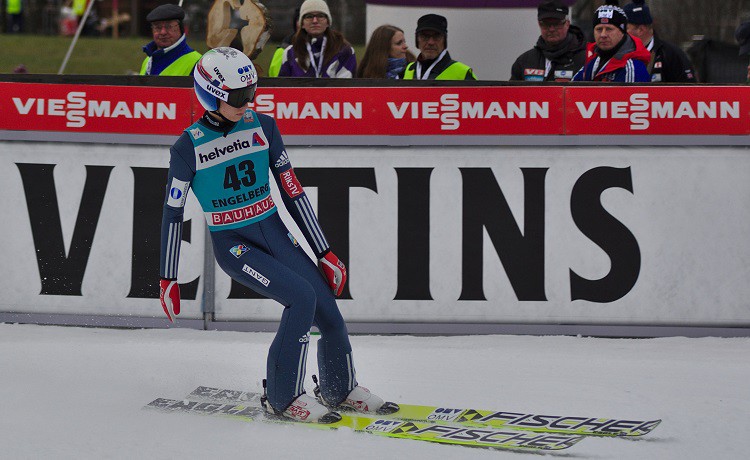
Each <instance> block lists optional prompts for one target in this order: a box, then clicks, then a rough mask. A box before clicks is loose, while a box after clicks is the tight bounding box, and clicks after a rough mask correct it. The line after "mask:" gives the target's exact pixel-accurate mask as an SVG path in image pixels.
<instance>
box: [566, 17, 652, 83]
mask: <svg viewBox="0 0 750 460" xmlns="http://www.w3.org/2000/svg"><path fill="white" fill-rule="evenodd" d="M627 24H628V18H627V16H626V15H625V11H623V9H622V8H620V7H619V6H616V5H602V6H600V7H599V8H597V9H596V11H595V12H594V40H595V43H589V45H588V47H587V49H586V64H585V65H584V66H583V68H582V69H581V70H579V71H578V73H577V74H576V75H575V77H573V81H601V82H630V83H632V82H644V83H645V82H650V81H651V76H650V75H649V74H648V70H646V65H647V64H648V63H649V61H650V60H651V54H650V53H649V52H648V50H647V49H646V48H645V47H644V46H643V43H641V41H640V40H638V39H634V38H633V37H631V36H630V35H628V33H627V32H626V30H627Z"/></svg>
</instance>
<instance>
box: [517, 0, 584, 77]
mask: <svg viewBox="0 0 750 460" xmlns="http://www.w3.org/2000/svg"><path fill="white" fill-rule="evenodd" d="M537 20H538V21H539V30H540V32H541V35H540V36H539V40H537V42H536V45H534V48H532V49H530V50H529V51H526V52H525V53H523V54H522V55H520V56H519V57H518V59H516V62H514V63H513V68H512V69H511V76H510V79H511V81H512V80H517V81H520V80H525V81H570V80H572V79H573V75H575V73H576V72H577V71H578V69H580V68H581V67H583V64H584V62H585V61H586V39H585V38H584V36H583V31H582V30H581V29H579V28H578V27H576V26H572V25H570V20H569V19H568V7H567V6H566V5H565V4H564V3H563V2H561V1H560V0H550V1H545V2H544V3H542V4H540V5H539V8H538V9H537Z"/></svg>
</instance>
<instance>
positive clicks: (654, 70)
mask: <svg viewBox="0 0 750 460" xmlns="http://www.w3.org/2000/svg"><path fill="white" fill-rule="evenodd" d="M623 10H625V14H626V15H627V16H628V33H629V34H630V35H632V36H634V37H638V38H639V39H640V40H641V41H642V42H643V46H645V47H646V49H647V50H648V51H649V52H650V53H651V60H650V62H649V63H648V66H647V69H648V73H650V74H651V81H653V82H680V83H695V82H696V79H695V70H693V65H692V64H691V63H690V59H688V57H687V55H686V54H685V52H684V51H682V50H681V49H680V48H678V47H677V46H675V45H673V44H671V43H669V42H665V41H664V40H662V39H660V38H659V37H657V36H655V35H654V20H653V18H652V17H651V10H650V9H649V7H648V5H646V1H645V0H634V1H633V3H628V4H627V5H625V6H624V7H623Z"/></svg>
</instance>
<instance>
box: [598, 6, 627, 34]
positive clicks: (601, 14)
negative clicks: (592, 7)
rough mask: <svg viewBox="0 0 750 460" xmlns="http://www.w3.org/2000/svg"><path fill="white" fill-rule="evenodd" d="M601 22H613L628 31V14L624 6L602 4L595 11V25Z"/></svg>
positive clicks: (612, 23)
mask: <svg viewBox="0 0 750 460" xmlns="http://www.w3.org/2000/svg"><path fill="white" fill-rule="evenodd" d="M599 24H611V25H613V26H615V27H619V28H620V30H622V31H623V32H626V31H627V25H628V16H627V15H626V14H625V11H623V9H622V8H620V7H619V6H615V5H602V6H600V7H599V8H597V9H596V11H595V12H594V27H596V26H598V25H599Z"/></svg>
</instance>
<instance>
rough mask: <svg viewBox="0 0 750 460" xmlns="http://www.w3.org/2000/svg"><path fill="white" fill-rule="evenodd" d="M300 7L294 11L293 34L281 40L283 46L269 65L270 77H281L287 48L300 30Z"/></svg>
mask: <svg viewBox="0 0 750 460" xmlns="http://www.w3.org/2000/svg"><path fill="white" fill-rule="evenodd" d="M298 24H299V7H297V8H295V9H294V16H292V33H291V34H289V35H287V36H286V37H284V39H283V40H281V44H280V45H279V46H278V48H276V51H274V53H273V57H271V63H270V64H269V65H268V76H269V77H278V76H279V70H281V62H282V61H283V60H284V50H285V49H286V47H287V46H289V45H291V44H292V40H294V34H296V33H297V31H298V30H299V25H298Z"/></svg>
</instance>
